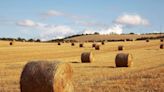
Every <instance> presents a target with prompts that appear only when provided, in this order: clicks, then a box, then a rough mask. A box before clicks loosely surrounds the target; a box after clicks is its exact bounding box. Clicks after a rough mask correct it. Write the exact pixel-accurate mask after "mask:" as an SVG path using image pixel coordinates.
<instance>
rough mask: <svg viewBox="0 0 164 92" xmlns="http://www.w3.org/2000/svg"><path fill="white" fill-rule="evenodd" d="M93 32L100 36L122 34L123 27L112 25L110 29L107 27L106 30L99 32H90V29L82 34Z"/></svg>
mask: <svg viewBox="0 0 164 92" xmlns="http://www.w3.org/2000/svg"><path fill="white" fill-rule="evenodd" d="M95 32H98V33H100V34H113V33H114V34H122V32H123V25H117V24H115V25H113V26H111V27H108V28H106V29H101V30H92V29H86V30H84V31H83V32H82V33H83V34H93V33H95Z"/></svg>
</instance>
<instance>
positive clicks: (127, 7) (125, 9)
mask: <svg viewBox="0 0 164 92" xmlns="http://www.w3.org/2000/svg"><path fill="white" fill-rule="evenodd" d="M163 10H164V0H1V1H0V38H1V37H12V38H18V37H21V38H26V39H29V38H33V39H38V38H39V39H41V40H50V39H56V38H63V37H65V36H69V35H74V34H82V33H84V34H85V33H94V32H99V33H100V34H111V33H116V34H122V33H130V32H134V33H137V34H140V33H150V32H164V30H163V29H164V12H163Z"/></svg>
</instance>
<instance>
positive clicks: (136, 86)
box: [0, 40, 164, 92]
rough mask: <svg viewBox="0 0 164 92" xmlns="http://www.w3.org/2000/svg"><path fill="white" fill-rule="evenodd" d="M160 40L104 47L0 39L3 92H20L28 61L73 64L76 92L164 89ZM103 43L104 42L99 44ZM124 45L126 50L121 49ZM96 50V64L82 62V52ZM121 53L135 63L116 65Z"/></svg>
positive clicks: (163, 55)
mask: <svg viewBox="0 0 164 92" xmlns="http://www.w3.org/2000/svg"><path fill="white" fill-rule="evenodd" d="M161 43H162V42H160V41H159V40H150V42H145V41H132V42H107V43H105V45H101V46H100V50H95V49H94V48H92V43H84V47H83V48H79V45H78V44H79V43H75V46H71V43H61V45H60V46H58V45H57V43H33V42H15V43H14V45H12V46H10V45H9V42H8V41H0V92H20V89H19V80H20V75H21V72H22V68H23V66H24V65H25V64H26V63H27V62H28V61H37V60H49V61H55V60H57V61H62V62H67V63H69V64H70V65H71V66H72V68H73V78H72V81H73V85H74V89H75V92H120V91H121V92H128V91H129V92H130V91H133V92H145V91H146V92H164V88H163V87H164V77H163V76H164V50H163V49H159V46H160V44H161ZM98 44H100V43H98ZM118 45H123V46H124V47H125V49H124V50H123V51H117V47H118ZM88 51H89V52H90V51H92V52H93V55H94V62H93V63H81V60H80V55H81V53H82V52H88ZM119 52H125V53H131V54H132V55H133V66H132V67H128V68H127V67H125V68H116V67H115V56H116V54H117V53H119Z"/></svg>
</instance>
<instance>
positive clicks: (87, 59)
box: [81, 52, 94, 63]
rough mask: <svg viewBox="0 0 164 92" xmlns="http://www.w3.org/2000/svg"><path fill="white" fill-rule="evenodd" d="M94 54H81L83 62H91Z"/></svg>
mask: <svg viewBox="0 0 164 92" xmlns="http://www.w3.org/2000/svg"><path fill="white" fill-rule="evenodd" d="M93 59H94V58H93V54H92V52H83V53H82V54H81V62H82V63H91V62H93Z"/></svg>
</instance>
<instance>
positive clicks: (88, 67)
mask: <svg viewBox="0 0 164 92" xmlns="http://www.w3.org/2000/svg"><path fill="white" fill-rule="evenodd" d="M83 68H115V66H84V67H83Z"/></svg>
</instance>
